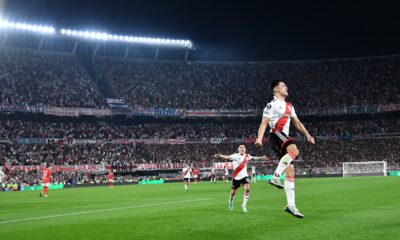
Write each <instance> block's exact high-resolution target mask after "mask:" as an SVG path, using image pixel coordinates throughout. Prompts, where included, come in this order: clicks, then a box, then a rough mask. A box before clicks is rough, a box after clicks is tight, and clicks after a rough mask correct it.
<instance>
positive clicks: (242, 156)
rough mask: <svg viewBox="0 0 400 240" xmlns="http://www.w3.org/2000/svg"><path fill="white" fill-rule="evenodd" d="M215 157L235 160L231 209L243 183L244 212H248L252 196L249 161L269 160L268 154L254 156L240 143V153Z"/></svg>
mask: <svg viewBox="0 0 400 240" xmlns="http://www.w3.org/2000/svg"><path fill="white" fill-rule="evenodd" d="M214 157H220V158H222V159H224V160H231V161H232V162H233V173H232V190H231V193H230V197H229V210H233V199H234V197H235V194H236V190H237V189H238V188H239V187H240V186H241V185H243V187H244V194H243V203H242V209H243V212H247V206H246V205H247V201H248V200H249V196H250V181H249V175H248V174H247V163H248V162H249V161H250V160H251V159H254V160H268V158H267V157H266V156H262V157H253V156H250V155H249V154H247V153H246V147H245V146H244V145H240V146H239V148H238V153H234V154H232V155H222V154H215V155H214Z"/></svg>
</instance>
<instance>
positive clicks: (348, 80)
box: [95, 56, 400, 109]
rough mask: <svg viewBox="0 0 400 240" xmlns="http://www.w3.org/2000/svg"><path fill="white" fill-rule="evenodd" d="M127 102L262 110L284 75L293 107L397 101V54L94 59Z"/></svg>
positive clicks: (399, 91)
mask: <svg viewBox="0 0 400 240" xmlns="http://www.w3.org/2000/svg"><path fill="white" fill-rule="evenodd" d="M95 64H96V66H97V67H98V69H100V71H101V72H102V73H103V75H104V76H105V78H107V80H109V81H111V82H112V83H113V85H114V87H115V88H116V90H117V91H118V92H119V93H120V95H121V97H123V99H124V100H125V101H126V102H127V103H128V104H129V105H130V106H132V107H164V108H182V109H261V108H263V107H265V105H266V103H267V101H269V100H270V99H271V98H272V97H271V95H270V93H269V90H268V86H269V84H270V82H271V81H272V80H274V79H284V81H285V82H286V84H287V85H288V87H289V91H290V95H289V99H288V100H289V101H292V102H293V103H294V104H295V105H294V106H295V107H296V109H307V108H330V107H343V106H365V105H377V104H390V103H398V99H399V98H400V81H398V79H399V78H400V71H399V69H400V57H399V56H388V57H376V58H363V59H338V60H321V61H296V62H278V63H245V62H238V63H200V62H193V63H185V62H173V61H170V62H168V61H144V60H141V61H138V60H120V59H111V58H100V57H98V58H96V60H95ZM177 73H179V74H177Z"/></svg>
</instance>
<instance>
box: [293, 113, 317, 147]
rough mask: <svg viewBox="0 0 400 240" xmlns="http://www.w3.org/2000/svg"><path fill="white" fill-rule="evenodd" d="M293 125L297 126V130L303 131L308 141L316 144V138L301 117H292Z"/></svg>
mask: <svg viewBox="0 0 400 240" xmlns="http://www.w3.org/2000/svg"><path fill="white" fill-rule="evenodd" d="M292 121H293V125H294V126H295V127H296V129H297V131H299V132H301V133H302V134H303V135H304V137H306V139H307V142H309V143H311V144H315V140H314V138H313V137H312V136H311V135H310V134H309V133H308V131H307V129H306V128H305V127H304V125H303V123H301V122H300V119H299V118H297V117H293V118H292Z"/></svg>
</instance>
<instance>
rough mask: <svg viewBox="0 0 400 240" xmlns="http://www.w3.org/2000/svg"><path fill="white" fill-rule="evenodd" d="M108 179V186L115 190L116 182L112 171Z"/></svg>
mask: <svg viewBox="0 0 400 240" xmlns="http://www.w3.org/2000/svg"><path fill="white" fill-rule="evenodd" d="M107 179H108V186H109V187H110V188H113V187H114V186H113V182H114V174H113V173H112V172H111V170H110V171H109V172H108V174H107Z"/></svg>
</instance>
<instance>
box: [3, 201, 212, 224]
mask: <svg viewBox="0 0 400 240" xmlns="http://www.w3.org/2000/svg"><path fill="white" fill-rule="evenodd" d="M212 199H213V198H202V199H192V200H184V201H175V202H164V203H151V204H142V205H135V206H126V207H118V208H108V209H98V210H91V211H84V212H75V213H65V214H56V215H48V216H42V217H33V218H22V219H14V220H8V221H2V222H0V224H6V223H14V222H22V221H30V220H39V219H46V218H55V217H65V216H74V215H80V214H88V213H97V212H108V211H116V210H122V209H129V208H141V207H151V206H160V205H167V204H177V203H188V202H199V201H206V200H212Z"/></svg>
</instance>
